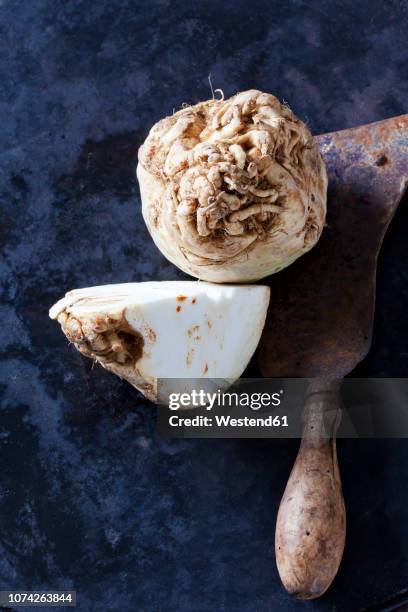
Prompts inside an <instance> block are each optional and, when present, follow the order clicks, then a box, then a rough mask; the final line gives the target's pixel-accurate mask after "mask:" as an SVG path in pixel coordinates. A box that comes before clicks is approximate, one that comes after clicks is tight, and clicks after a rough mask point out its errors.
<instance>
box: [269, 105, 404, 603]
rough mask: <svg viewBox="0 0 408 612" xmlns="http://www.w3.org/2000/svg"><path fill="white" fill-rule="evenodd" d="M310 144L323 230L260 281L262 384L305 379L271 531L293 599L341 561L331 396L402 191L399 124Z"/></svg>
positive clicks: (370, 305) (369, 316) (359, 350)
mask: <svg viewBox="0 0 408 612" xmlns="http://www.w3.org/2000/svg"><path fill="white" fill-rule="evenodd" d="M316 142H317V144H318V146H319V149H320V151H321V153H322V155H323V157H324V160H325V163H326V166H327V171H328V176H329V187H328V214H327V227H326V228H325V230H324V232H323V235H322V237H321V239H320V241H319V243H318V244H317V246H316V247H315V248H314V249H313V250H312V251H310V252H309V253H308V254H306V255H304V256H303V257H302V258H300V259H299V260H298V261H297V262H296V263H295V264H293V265H292V266H290V267H289V268H286V269H285V270H283V271H282V272H280V273H279V274H277V275H274V276H272V277H270V278H269V279H268V281H267V282H268V284H269V286H270V288H271V301H270V307H269V311H268V316H267V322H266V325H265V329H264V333H263V336H262V339H261V344H260V348H259V353H258V355H259V365H260V369H261V372H262V375H263V376H266V377H279V378H280V377H288V378H291V377H293V378H306V379H308V380H309V385H308V390H307V393H306V399H305V408H304V411H303V435H302V441H301V443H300V448H299V452H298V455H297V458H296V461H295V464H294V466H293V469H292V472H291V474H290V476H289V480H288V483H287V486H286V489H285V492H284V494H283V498H282V500H281V504H280V507H279V511H278V517H277V522H276V532H275V554H276V561H277V567H278V571H279V575H280V577H281V580H282V582H283V585H284V586H285V588H286V590H287V591H288V592H289V593H291V594H293V595H295V596H297V597H298V598H301V599H313V598H316V597H319V596H320V595H322V594H323V593H324V592H325V591H326V590H327V588H328V587H329V586H330V584H331V583H332V581H333V579H334V577H335V575H336V573H337V570H338V568H339V565H340V562H341V558H342V555H343V550H344V543H345V534H346V513H345V506H344V500H343V495H342V487H341V480H340V474H339V467H338V461H337V452H336V430H337V427H338V425H339V422H340V415H341V403H340V394H339V389H340V384H341V380H342V378H343V377H344V376H345V375H347V374H349V373H350V372H351V371H352V370H353V369H354V368H355V366H356V365H357V364H358V363H359V362H360V361H361V360H362V359H363V358H364V357H365V356H366V355H367V353H368V351H369V348H370V344H371V335H372V326H373V316H374V305H375V285H376V265H377V257H378V253H379V251H380V248H381V244H382V240H383V238H384V234H385V231H386V229H387V227H388V225H389V223H390V221H391V219H392V217H393V215H394V212H395V210H396V208H397V206H398V204H399V202H400V200H401V198H402V196H403V194H404V191H405V190H406V188H407V185H408V115H403V116H400V117H394V118H391V119H386V120H385V121H379V122H377V123H372V124H369V125H363V126H360V127H356V128H352V129H347V130H343V131H340V132H333V133H329V134H323V135H321V136H317V137H316Z"/></svg>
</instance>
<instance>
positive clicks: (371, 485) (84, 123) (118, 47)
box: [0, 0, 408, 612]
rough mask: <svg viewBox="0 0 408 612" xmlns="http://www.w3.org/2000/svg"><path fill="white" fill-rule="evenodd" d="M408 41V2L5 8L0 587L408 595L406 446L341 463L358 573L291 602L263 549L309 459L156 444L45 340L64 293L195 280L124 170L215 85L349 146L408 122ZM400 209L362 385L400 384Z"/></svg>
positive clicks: (125, 389)
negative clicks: (363, 133)
mask: <svg viewBox="0 0 408 612" xmlns="http://www.w3.org/2000/svg"><path fill="white" fill-rule="evenodd" d="M407 31H408V3H407V2H406V1H403V0H400V1H398V0H391V1H387V2H383V1H381V0H371V1H366V0H364V1H360V2H355V0H343V1H340V0H337V1H335V0H321V1H318V0H309V1H300V0H298V1H290V2H282V1H279V2H278V1H276V0H267V1H264V0H262V1H258V2H247V1H241V0H239V1H238V0H236V1H227V2H221V1H219V0H218V1H211V2H198V1H192V0H191V1H188V0H186V1H184V2H170V1H162V2H160V1H148V0H147V1H145V2H142V1H139V2H137V1H131V0H128V1H125V0H110V1H107V0H105V1H101V0H92V1H89V0H88V1H85V0H83V1H82V0H74V1H72V0H36V1H34V0H25V1H13V0H3V1H2V2H1V3H0V58H1V59H0V117H1V120H0V146H1V153H0V192H1V203H2V211H1V224H0V234H1V236H0V237H1V240H2V251H1V260H0V266H1V281H2V283H1V293H2V297H1V306H0V317H1V326H0V335H1V340H0V350H1V359H2V361H1V371H0V384H1V387H0V389H1V393H2V404H1V415H0V588H1V589H69V588H73V589H76V590H77V592H78V601H79V610H81V611H94V610H98V611H99V610H111V609H113V610H121V611H123V612H130V611H133V610H138V611H146V612H151V611H162V610H163V611H177V612H178V611H180V612H184V611H193V610H194V611H195V612H196V611H197V612H210V611H211V612H213V611H214V610H224V611H227V612H229V611H231V612H235V611H242V612H264V611H272V610H284V611H285V610H303V609H305V610H345V609H347V610H359V609H362V608H365V607H370V606H371V607H372V606H375V605H376V604H379V603H380V602H382V601H385V600H389V599H390V598H391V597H393V596H395V595H396V594H397V593H400V592H401V591H404V589H405V590H406V589H407V587H408V582H407V575H408V562H407V549H408V533H407V529H406V525H407V510H406V508H407V505H408V492H407V487H406V478H407V465H408V444H407V443H406V442H405V441H403V440H400V441H388V442H385V441H373V440H372V441H365V442H363V441H341V442H340V443H339V454H340V461H341V469H342V475H343V481H344V490H345V497H346V500H347V503H348V539H347V546H346V552H345V557H344V561H343V564H342V566H341V570H340V573H339V575H338V578H337V579H336V582H335V584H334V586H333V587H332V588H331V590H330V591H329V593H328V594H327V595H326V596H325V597H324V598H323V599H321V600H319V601H317V602H311V603H306V604H305V603H299V602H297V601H294V600H291V599H290V598H289V597H288V596H287V595H286V594H285V592H284V591H283V589H282V588H281V585H280V583H279V579H278V576H277V571H276V568H275V562H274V550H273V533H274V523H275V516H276V511H277V507H278V504H279V499H280V496H281V494H282V491H283V488H284V485H285V482H286V479H287V476H288V473H289V471H290V468H291V465H292V463H293V460H294V457H295V454H296V448H297V442H296V441H293V440H292V441H257V440H225V441H222V440H207V441H204V440H203V441H199V440H197V441H191V440H190V441H187V440H184V441H172V442H166V441H163V440H159V439H158V438H157V436H156V433H155V408H154V407H152V405H150V404H149V403H148V402H146V401H145V400H143V399H142V398H141V397H140V396H139V394H138V393H137V392H136V391H135V390H133V389H132V388H131V387H130V386H128V385H127V384H126V383H122V382H121V381H120V380H119V379H117V378H115V377H114V376H111V375H109V374H108V373H106V372H105V371H103V370H102V368H100V367H95V368H94V369H92V363H91V361H89V360H86V359H84V358H83V357H82V356H81V355H80V354H79V353H77V352H76V351H75V349H73V348H71V347H68V346H67V342H66V340H65V338H64V337H63V335H62V334H61V332H60V330H59V327H58V326H57V325H56V324H55V323H54V322H52V321H50V320H49V319H48V318H47V311H48V308H49V306H50V305H51V304H53V302H54V301H56V300H57V298H59V297H61V296H62V295H63V294H64V292H65V291H66V290H68V289H71V288H74V287H82V286H88V285H95V284H103V283H113V282H124V281H131V280H150V279H175V278H182V274H181V273H180V272H178V271H177V270H176V269H175V268H174V267H173V266H172V265H170V264H169V263H167V262H166V261H165V260H164V259H163V257H162V256H161V255H160V253H159V252H158V251H157V250H156V248H155V247H154V245H153V243H152V242H151V240H150V238H149V236H148V234H147V231H146V229H145V227H144V225H143V222H142V217H141V213H140V200H139V193H138V186H137V183H136V180H135V176H134V169H135V166H136V156H137V149H138V147H139V145H140V144H141V142H142V140H143V139H144V137H145V136H146V133H147V131H148V129H149V128H150V126H151V125H152V124H153V122H154V121H156V120H157V119H159V118H160V117H162V116H164V115H166V114H169V113H171V112H172V109H173V108H176V109H177V108H179V107H180V105H181V104H182V103H183V102H196V101H198V100H201V99H204V98H208V97H210V88H209V85H208V81H207V76H208V75H209V74H210V73H211V75H212V81H213V84H214V87H221V88H223V90H224V92H225V94H226V95H227V96H228V95H231V94H233V93H235V92H236V91H238V90H243V89H247V88H251V87H256V88H258V89H263V90H265V91H270V92H273V93H275V94H276V95H277V96H279V97H280V98H281V99H284V100H286V101H288V102H289V103H290V105H291V106H292V108H293V109H294V111H295V112H296V113H297V114H298V115H299V116H300V117H301V118H303V119H305V120H307V121H308V123H309V125H310V127H311V129H312V130H313V131H314V132H315V133H319V132H323V131H329V130H335V129H342V128H346V127H350V126H354V125H357V124H360V123H365V122H370V121H375V120H378V119H382V118H385V117H389V116H392V115H395V114H401V113H404V112H407V111H408V108H407V90H408V79H407V77H408V61H407V47H406V36H407ZM407 205H408V202H407V201H406V200H405V202H404V203H403V204H402V207H401V208H400V210H399V212H398V214H397V216H396V218H395V220H394V222H393V224H392V226H391V228H390V231H389V234H388V236H387V238H386V242H385V245H384V249H383V252H382V254H381V258H380V270H379V286H378V307H377V312H376V320H375V333H374V343H373V349H372V351H371V353H370V355H369V357H368V358H367V359H366V360H365V362H364V363H363V364H362V365H361V366H360V367H359V369H358V371H359V374H360V375H373V376H374V375H375V376H408V349H407V337H408V333H407V331H408V317H407V314H406V313H407V311H408V255H407V249H406V235H407V223H408V210H407V209H408V206H407ZM367 231H369V228H368V229H367ZM254 369H256V368H255V367H254V368H253V370H254Z"/></svg>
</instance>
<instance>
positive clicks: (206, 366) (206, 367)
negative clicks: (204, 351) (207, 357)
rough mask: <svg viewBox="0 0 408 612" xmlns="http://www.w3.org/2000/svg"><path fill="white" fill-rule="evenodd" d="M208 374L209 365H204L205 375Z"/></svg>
mask: <svg viewBox="0 0 408 612" xmlns="http://www.w3.org/2000/svg"><path fill="white" fill-rule="evenodd" d="M207 372H208V363H206V364H205V365H204V370H203V374H207Z"/></svg>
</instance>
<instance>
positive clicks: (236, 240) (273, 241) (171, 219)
mask: <svg viewBox="0 0 408 612" xmlns="http://www.w3.org/2000/svg"><path fill="white" fill-rule="evenodd" d="M137 175H138V179H139V184H140V190H141V196H142V212H143V217H144V220H145V222H146V225H147V227H148V229H149V232H150V234H151V236H152V238H153V240H154V242H155V243H156V245H157V246H158V248H159V249H160V250H161V251H162V253H163V254H164V255H165V256H166V257H167V258H168V259H169V260H170V261H171V262H173V263H174V264H175V265H176V266H178V267H179V268H181V269H182V270H183V271H184V272H187V273H188V274H190V275H192V276H195V277H198V278H200V279H203V280H208V281H212V282H218V283H223V282H226V283H228V282H247V281H255V280H258V279H260V278H263V277H265V276H268V275H269V274H273V273H275V272H278V271H279V270H281V269H282V268H284V267H286V266H288V265H289V264H290V263H292V262H293V261H294V260H295V259H297V258H298V257H299V256H301V255H302V254H303V253H306V252H307V251H309V250H310V249H311V248H312V247H313V246H314V245H315V244H316V242H317V241H318V239H319V237H320V235H321V232H322V229H323V227H324V223H325V215H326V191H327V176H326V170H325V166H324V162H323V160H322V157H321V155H320V153H319V151H318V149H317V147H316V145H315V143H314V141H313V138H312V135H311V133H310V131H309V130H308V128H307V127H306V125H305V124H304V123H302V122H301V121H300V120H299V119H297V118H296V117H295V115H294V114H293V113H292V111H291V110H290V109H289V108H288V107H287V106H286V105H283V104H281V103H280V102H279V101H278V100H277V98H275V97H274V96H273V95H271V94H266V93H262V92H260V91H257V90H249V91H246V92H242V93H239V94H237V95H236V96H233V97H232V98H230V99H228V100H216V99H213V100H208V101H206V102H201V103H199V104H197V105H195V106H188V107H185V108H183V109H182V110H180V111H178V112H177V113H175V114H174V115H172V116H170V117H166V118H165V119H162V120H161V121H159V122H158V123H156V124H155V125H154V126H153V128H152V129H151V131H150V133H149V135H148V137H147V139H146V141H145V142H144V144H143V145H142V147H141V148H140V150H139V164H138V168H137Z"/></svg>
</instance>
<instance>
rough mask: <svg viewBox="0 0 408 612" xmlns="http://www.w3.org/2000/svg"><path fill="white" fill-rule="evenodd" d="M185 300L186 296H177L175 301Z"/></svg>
mask: <svg viewBox="0 0 408 612" xmlns="http://www.w3.org/2000/svg"><path fill="white" fill-rule="evenodd" d="M186 299H187V296H186V295H178V296H177V297H176V300H177V301H178V302H184V300H186Z"/></svg>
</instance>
